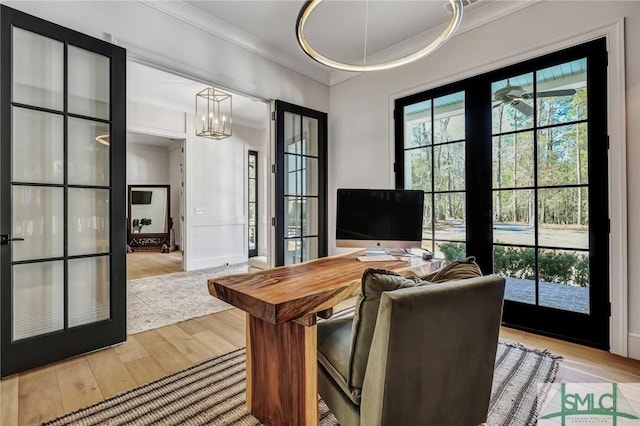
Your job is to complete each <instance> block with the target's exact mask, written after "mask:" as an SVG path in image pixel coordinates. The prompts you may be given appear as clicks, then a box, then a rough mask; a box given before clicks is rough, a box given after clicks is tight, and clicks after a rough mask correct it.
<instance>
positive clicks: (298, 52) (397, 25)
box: [127, 0, 536, 128]
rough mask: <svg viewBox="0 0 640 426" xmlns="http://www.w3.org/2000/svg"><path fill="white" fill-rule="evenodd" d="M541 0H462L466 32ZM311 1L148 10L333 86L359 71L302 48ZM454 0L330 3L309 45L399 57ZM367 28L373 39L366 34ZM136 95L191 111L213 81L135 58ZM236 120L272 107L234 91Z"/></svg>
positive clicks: (312, 21)
mask: <svg viewBox="0 0 640 426" xmlns="http://www.w3.org/2000/svg"><path fill="white" fill-rule="evenodd" d="M535 1H536V0H527V1H521V0H500V1H498V0H463V2H464V3H465V4H466V5H467V6H466V7H465V10H464V18H463V21H462V25H461V27H460V29H459V30H458V31H459V32H461V31H465V30H467V29H470V28H474V27H476V26H478V25H482V24H484V23H487V22H490V21H492V20H494V19H497V18H499V17H501V16H504V15H506V14H509V13H512V12H514V11H516V10H519V9H521V8H523V7H526V6H528V5H531V4H533V3H535ZM304 3H305V1H304V0H207V1H200V0H181V1H177V0H172V1H143V2H142V4H145V5H147V6H149V7H152V8H154V9H157V10H159V11H161V12H164V13H167V14H169V15H171V16H173V17H176V18H178V19H180V20H182V21H184V22H187V23H189V24H192V25H194V26H196V27H197V28H199V29H202V30H204V31H207V32H208V33H210V34H213V35H215V36H218V37H221V38H223V39H225V40H228V41H231V42H233V43H235V44H237V45H239V46H241V47H244V48H246V49H248V50H250V51H253V52H254V53H257V54H259V55H261V56H263V57H266V58H267V59H269V60H271V61H273V62H276V63H278V64H280V65H282V66H285V67H287V68H289V69H292V70H294V71H296V72H299V73H300V74H303V75H306V76H308V77H310V78H313V79H315V80H317V81H319V82H321V83H323V84H326V85H333V84H337V83H339V82H340V81H344V80H345V79H348V78H351V77H352V76H354V74H353V73H346V72H342V71H335V70H330V69H329V68H327V67H326V66H324V65H322V64H319V63H317V62H315V61H314V60H312V59H311V58H309V57H308V56H307V55H306V54H305V53H304V52H303V51H302V49H301V48H300V47H299V46H298V44H297V41H296V36H295V25H296V20H297V17H298V14H299V12H300V10H301V8H302V6H303V5H304ZM448 4H449V2H448V0H392V1H390V0H370V1H363V0H356V1H353V0H326V1H324V2H322V3H321V4H320V5H319V6H318V7H317V8H316V10H315V11H314V12H313V13H312V15H311V16H310V18H309V21H308V22H307V25H306V27H305V33H306V36H307V39H308V40H309V42H310V43H311V44H312V45H313V46H314V48H316V50H318V51H320V52H321V53H323V54H324V55H326V56H329V57H331V58H334V59H338V60H342V61H347V62H359V61H362V58H363V56H364V51H365V39H366V57H367V61H368V63H376V62H381V61H383V60H384V59H389V58H396V57H398V56H402V55H404V54H407V53H409V52H411V51H412V50H415V49H416V48H417V47H422V46H424V44H425V43H429V42H431V41H432V40H433V39H434V37H435V36H436V35H437V34H439V32H440V30H441V29H442V28H443V27H444V25H445V23H446V22H448V20H449V19H450V14H449V12H448V11H447V9H446V7H447V5H448ZM365 28H366V37H365ZM127 78H128V84H127V95H128V98H129V99H130V100H134V101H136V102H141V103H147V104H153V105H157V106H161V107H164V108H168V109H173V110H180V111H184V112H190V113H191V112H192V111H193V110H194V108H195V106H194V98H195V94H196V93H197V92H199V91H200V90H202V89H204V88H205V87H206V86H207V84H206V83H201V82H194V81H192V80H189V79H187V78H183V77H181V76H177V75H173V74H169V73H167V72H164V71H161V70H158V69H154V68H151V67H148V66H145V65H141V64H138V63H135V62H131V61H129V63H128V69H127ZM233 95H234V96H233V120H234V123H237V124H241V125H243V126H247V127H253V128H265V127H266V126H267V125H268V105H267V104H266V103H264V102H262V101H260V100H254V99H251V98H249V97H246V96H242V95H240V94H235V93H234V94H233Z"/></svg>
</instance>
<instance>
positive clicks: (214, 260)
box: [190, 254, 247, 271]
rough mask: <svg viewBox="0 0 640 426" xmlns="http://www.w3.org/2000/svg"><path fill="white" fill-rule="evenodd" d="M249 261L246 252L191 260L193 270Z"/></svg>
mask: <svg viewBox="0 0 640 426" xmlns="http://www.w3.org/2000/svg"><path fill="white" fill-rule="evenodd" d="M246 261H247V255H246V254H232V255H228V256H218V257H207V258H204V259H193V260H192V261H191V268H190V270H191V271H195V270H198V269H206V268H215V267H216V266H224V265H234V264H237V263H243V262H246Z"/></svg>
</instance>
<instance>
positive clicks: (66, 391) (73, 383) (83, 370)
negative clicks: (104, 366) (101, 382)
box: [56, 356, 104, 412]
mask: <svg viewBox="0 0 640 426" xmlns="http://www.w3.org/2000/svg"><path fill="white" fill-rule="evenodd" d="M56 377H57V379H58V386H59V388H60V395H61V397H62V406H63V407H64V410H65V412H68V411H73V410H77V409H78V408H82V407H84V406H87V405H90V404H94V403H96V402H98V401H101V400H103V399H104V395H103V394H102V392H101V391H100V388H99V386H98V382H97V381H96V378H95V376H94V375H93V371H92V370H91V366H90V365H89V362H88V361H87V358H86V357H84V356H82V357H78V358H74V359H72V360H69V361H68V362H65V363H61V364H59V365H57V366H56Z"/></svg>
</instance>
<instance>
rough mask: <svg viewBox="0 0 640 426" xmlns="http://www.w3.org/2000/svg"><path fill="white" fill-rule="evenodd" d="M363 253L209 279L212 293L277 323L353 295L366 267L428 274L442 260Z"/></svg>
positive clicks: (256, 315) (250, 312) (318, 309)
mask: <svg viewBox="0 0 640 426" xmlns="http://www.w3.org/2000/svg"><path fill="white" fill-rule="evenodd" d="M362 254H364V252H356V253H349V254H345V255H338V256H330V257H323V258H320V259H314V260H311V261H308V262H304V263H298V264H295V265H288V266H280V267H277V268H272V269H267V270H264V271H260V272H254V273H248V274H236V275H228V276H225V277H218V278H212V279H210V280H208V287H209V293H210V294H211V295H212V296H215V297H217V298H219V299H221V300H224V301H225V302H227V303H230V304H231V305H233V306H235V307H237V308H240V309H242V310H243V311H245V312H247V313H249V314H251V315H253V316H254V317H257V318H260V319H262V320H264V321H268V322H270V323H273V324H282V323H285V322H287V321H291V320H294V319H298V318H302V317H304V316H306V315H309V314H312V313H314V312H319V311H323V310H325V309H329V308H331V307H333V306H335V305H336V304H338V303H339V302H341V301H342V300H344V299H347V298H349V297H351V296H352V295H353V294H354V292H355V291H356V290H357V289H358V287H359V286H360V278H361V277H362V273H363V272H364V270H365V269H367V268H376V269H389V270H394V271H401V270H406V269H412V270H416V272H417V273H418V274H426V273H428V272H429V271H431V270H432V269H435V267H436V266H437V265H438V264H439V262H431V261H425V260H422V259H421V258H420V257H418V256H411V262H405V261H400V260H397V261H390V262H360V261H358V260H357V259H356V256H359V255H362Z"/></svg>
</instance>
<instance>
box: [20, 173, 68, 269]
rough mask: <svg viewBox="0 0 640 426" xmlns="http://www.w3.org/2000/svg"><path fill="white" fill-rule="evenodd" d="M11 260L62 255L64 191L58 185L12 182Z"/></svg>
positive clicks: (37, 258)
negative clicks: (32, 184)
mask: <svg viewBox="0 0 640 426" xmlns="http://www.w3.org/2000/svg"><path fill="white" fill-rule="evenodd" d="M12 188H13V194H12V200H13V202H12V212H11V217H12V220H13V224H12V226H11V229H12V230H13V237H14V238H23V239H24V241H20V242H19V244H18V243H16V244H14V246H13V250H12V251H11V255H12V256H11V260H12V261H14V262H19V261H25V260H39V259H47V258H57V257H62V256H64V220H63V218H64V191H63V189H62V188H55V187H46V186H44V187H38V186H22V185H13V186H12Z"/></svg>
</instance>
